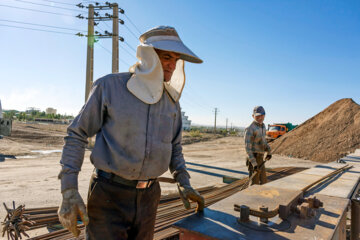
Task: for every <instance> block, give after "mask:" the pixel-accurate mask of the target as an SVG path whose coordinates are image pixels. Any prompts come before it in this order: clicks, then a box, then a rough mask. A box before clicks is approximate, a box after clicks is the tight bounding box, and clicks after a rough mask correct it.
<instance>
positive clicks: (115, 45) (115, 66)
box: [112, 3, 119, 73]
mask: <svg viewBox="0 0 360 240" xmlns="http://www.w3.org/2000/svg"><path fill="white" fill-rule="evenodd" d="M112 8H113V17H112V19H113V35H112V73H117V72H119V7H118V5H117V3H114V4H112Z"/></svg>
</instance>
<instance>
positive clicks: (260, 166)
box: [245, 106, 271, 185]
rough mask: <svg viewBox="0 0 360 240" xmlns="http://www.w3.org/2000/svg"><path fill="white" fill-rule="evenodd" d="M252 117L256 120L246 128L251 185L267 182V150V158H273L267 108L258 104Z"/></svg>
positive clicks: (247, 161)
mask: <svg viewBox="0 0 360 240" xmlns="http://www.w3.org/2000/svg"><path fill="white" fill-rule="evenodd" d="M252 117H253V118H254V121H253V122H252V123H251V124H250V126H249V127H247V128H246V130H245V149H246V153H247V159H246V165H247V166H248V169H249V177H251V176H252V175H253V174H256V175H255V176H254V177H253V178H252V182H251V185H253V184H265V183H267V178H266V171H265V162H264V153H265V152H267V155H266V157H265V160H266V161H268V160H270V159H271V149H270V146H269V144H268V143H267V141H266V139H265V137H266V128H265V124H264V119H265V109H264V108H263V107H262V106H256V107H255V108H254V111H253V115H252Z"/></svg>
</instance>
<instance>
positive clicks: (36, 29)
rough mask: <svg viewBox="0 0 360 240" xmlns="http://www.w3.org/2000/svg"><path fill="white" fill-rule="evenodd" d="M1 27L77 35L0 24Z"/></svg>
mask: <svg viewBox="0 0 360 240" xmlns="http://www.w3.org/2000/svg"><path fill="white" fill-rule="evenodd" d="M0 26H5V27H12V28H21V29H28V30H34V31H41V32H51V33H61V34H67V35H76V34H75V33H67V32H57V31H51V30H43V29H36V28H27V27H19V26H11V25H6V24H0Z"/></svg>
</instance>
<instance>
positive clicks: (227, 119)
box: [226, 118, 228, 132]
mask: <svg viewBox="0 0 360 240" xmlns="http://www.w3.org/2000/svg"><path fill="white" fill-rule="evenodd" d="M227 124H228V119H227V118H226V132H227Z"/></svg>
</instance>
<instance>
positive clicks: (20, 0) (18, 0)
mask: <svg viewBox="0 0 360 240" xmlns="http://www.w3.org/2000/svg"><path fill="white" fill-rule="evenodd" d="M13 1H16V2H23V3H28V4H33V5H38V6H44V7H52V8H58V9H65V10H70V11H76V12H83V13H87V12H86V11H82V10H78V9H71V8H63V7H57V6H51V5H47V4H41V3H34V2H30V1H24V0H13Z"/></svg>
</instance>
